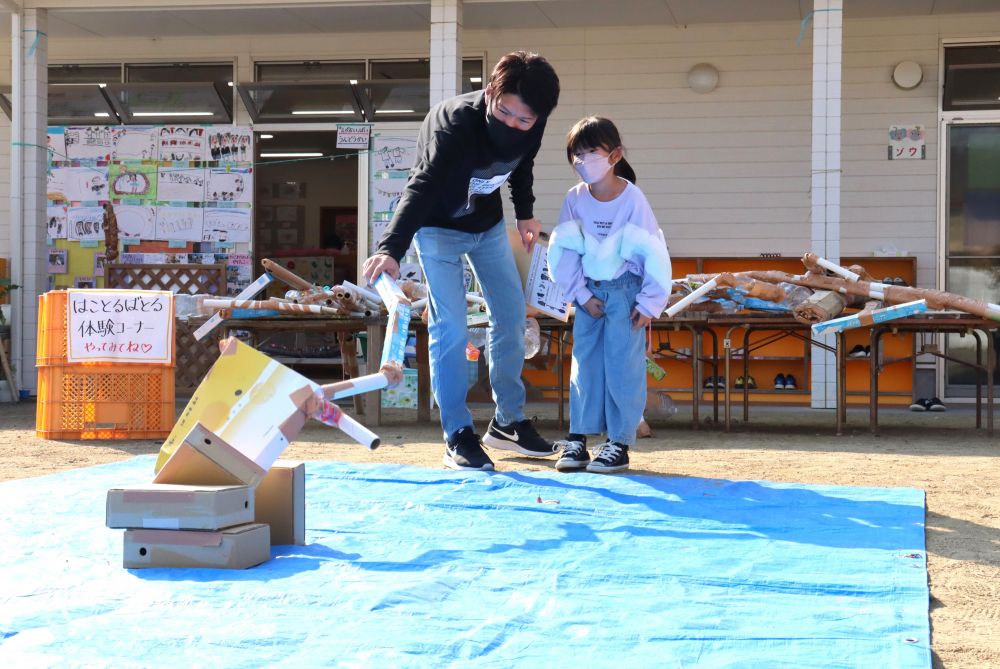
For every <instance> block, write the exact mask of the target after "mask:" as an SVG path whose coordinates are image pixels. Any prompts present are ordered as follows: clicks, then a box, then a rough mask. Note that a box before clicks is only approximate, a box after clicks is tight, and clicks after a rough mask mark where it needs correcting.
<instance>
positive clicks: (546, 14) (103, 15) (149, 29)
mask: <svg viewBox="0 0 1000 669" xmlns="http://www.w3.org/2000/svg"><path fill="white" fill-rule="evenodd" d="M95 4H97V3H95ZM844 5H845V7H844V16H845V18H846V19H848V20H850V19H852V18H874V17H890V16H914V15H915V16H928V15H942V14H953V13H966V12H993V11H1000V1H998V0H845V2H844ZM812 7H813V2H812V0H542V1H539V2H528V1H520V0H514V1H513V2H496V1H492V2H491V1H489V0H483V1H479V0H466V2H465V9H464V20H463V25H464V27H465V28H466V29H468V30H476V29H497V28H580V27H600V26H622V25H687V24H695V23H729V22H747V21H799V20H801V19H802V18H804V17H805V16H806V15H807V14H808V13H809V12H810V11H811V10H812ZM429 21H430V7H429V3H421V2H414V3H413V4H405V3H402V4H401V3H399V2H396V3H394V4H388V5H382V6H373V5H367V6H363V7H362V6H343V5H340V6H336V5H332V6H329V7H315V6H313V7H274V8H246V9H242V8H241V9H181V10H175V11H164V10H142V9H133V10H126V11H123V10H114V11H110V10H108V11H84V10H51V11H50V12H49V35H50V36H51V37H52V38H55V39H58V38H74V37H179V36H205V35H243V34H285V33H290V34H294V33H336V32H366V31H394V30H426V29H428V25H429Z"/></svg>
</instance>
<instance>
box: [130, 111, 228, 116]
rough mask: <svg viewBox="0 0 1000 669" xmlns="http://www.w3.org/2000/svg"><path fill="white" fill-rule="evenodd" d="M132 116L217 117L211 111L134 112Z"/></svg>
mask: <svg viewBox="0 0 1000 669" xmlns="http://www.w3.org/2000/svg"><path fill="white" fill-rule="evenodd" d="M132 116H135V117H140V116H215V114H214V113H212V112H210V111H195V112H168V111H156V112H132Z"/></svg>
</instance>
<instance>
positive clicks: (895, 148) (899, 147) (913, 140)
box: [889, 125, 927, 160]
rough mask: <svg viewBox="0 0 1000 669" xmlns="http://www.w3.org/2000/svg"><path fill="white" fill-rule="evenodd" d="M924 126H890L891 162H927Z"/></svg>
mask: <svg viewBox="0 0 1000 669" xmlns="http://www.w3.org/2000/svg"><path fill="white" fill-rule="evenodd" d="M926 159H927V144H926V134H925V133H924V126H922V125H911V126H905V125H893V126H889V160H926Z"/></svg>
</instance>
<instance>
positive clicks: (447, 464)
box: [441, 453, 494, 472]
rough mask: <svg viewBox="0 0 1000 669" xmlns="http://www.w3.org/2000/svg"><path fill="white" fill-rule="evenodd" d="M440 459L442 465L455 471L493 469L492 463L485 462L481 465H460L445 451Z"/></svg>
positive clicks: (484, 470)
mask: <svg viewBox="0 0 1000 669" xmlns="http://www.w3.org/2000/svg"><path fill="white" fill-rule="evenodd" d="M441 461H442V462H443V463H444V466H445V467H447V468H448V469H454V470H455V471H460V472H492V471H494V470H493V465H491V464H485V465H483V466H482V467H463V466H462V465H460V464H458V463H457V462H455V461H454V460H452V459H451V458H449V457H448V454H447V453H445V454H444V457H443V458H442V459H441Z"/></svg>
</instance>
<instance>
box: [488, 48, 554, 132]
mask: <svg viewBox="0 0 1000 669" xmlns="http://www.w3.org/2000/svg"><path fill="white" fill-rule="evenodd" d="M487 83H488V85H489V86H490V87H491V89H492V90H493V94H494V95H497V96H500V95H506V94H508V93H513V94H514V95H517V96H520V98H521V99H522V100H524V104H526V105H528V106H529V107H531V110H532V111H533V112H535V113H536V114H538V117H539V118H541V119H543V120H544V119H547V118H548V117H549V114H551V113H552V110H553V109H555V108H556V105H557V104H559V77H558V76H556V71H555V70H554V69H552V66H551V65H550V64H549V61H547V60H545V58H543V57H542V56H539V55H538V54H537V53H529V52H527V51H512V52H511V53H508V54H507V55H506V56H504V57H503V58H501V59H500V60H499V62H497V64H496V67H494V68H493V73H492V74H490V79H489V81H488V82H487Z"/></svg>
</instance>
